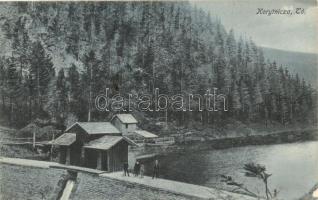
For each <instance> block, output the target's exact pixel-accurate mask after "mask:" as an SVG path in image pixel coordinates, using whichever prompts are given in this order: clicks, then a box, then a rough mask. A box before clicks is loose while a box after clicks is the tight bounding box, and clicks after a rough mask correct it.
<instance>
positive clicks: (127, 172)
mask: <svg viewBox="0 0 318 200" xmlns="http://www.w3.org/2000/svg"><path fill="white" fill-rule="evenodd" d="M126 174H127V176H129V171H128V162H124V176H126Z"/></svg>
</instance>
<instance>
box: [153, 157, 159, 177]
mask: <svg viewBox="0 0 318 200" xmlns="http://www.w3.org/2000/svg"><path fill="white" fill-rule="evenodd" d="M158 177H159V161H158V160H156V161H155V165H154V166H153V175H152V179H154V178H158Z"/></svg>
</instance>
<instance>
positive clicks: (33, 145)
mask: <svg viewBox="0 0 318 200" xmlns="http://www.w3.org/2000/svg"><path fill="white" fill-rule="evenodd" d="M34 148H35V132H34V131H33V149H34Z"/></svg>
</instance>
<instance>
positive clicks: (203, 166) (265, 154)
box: [146, 141, 318, 200]
mask: <svg viewBox="0 0 318 200" xmlns="http://www.w3.org/2000/svg"><path fill="white" fill-rule="evenodd" d="M248 162H256V163H259V164H262V165H265V166H266V169H267V171H268V173H271V174H272V176H271V177H270V178H269V186H270V188H271V189H274V188H277V189H278V191H279V194H278V195H279V197H281V198H283V199H287V200H290V199H297V198H299V197H301V196H302V195H304V194H305V193H307V192H308V191H309V190H310V189H311V188H312V187H313V186H314V184H316V183H318V142H317V141H315V142H302V143H291V144H279V145H264V146H246V147H239V148H231V149H224V150H211V151H200V152H196V153H190V154H172V155H169V156H165V157H162V158H160V166H161V170H160V171H161V177H163V178H167V179H172V180H178V181H183V182H188V183H193V184H199V185H204V186H211V187H219V188H226V187H227V186H225V185H224V184H223V183H221V182H220V176H219V175H220V174H225V175H231V176H233V177H234V178H235V179H236V180H237V181H238V182H241V183H244V184H245V185H247V186H248V187H249V188H251V190H253V191H255V192H259V193H260V194H264V186H263V185H262V183H261V181H260V180H257V179H255V178H247V177H244V173H243V169H242V168H243V166H244V164H245V163H248ZM151 165H152V164H147V165H146V170H147V171H148V172H149V171H151Z"/></svg>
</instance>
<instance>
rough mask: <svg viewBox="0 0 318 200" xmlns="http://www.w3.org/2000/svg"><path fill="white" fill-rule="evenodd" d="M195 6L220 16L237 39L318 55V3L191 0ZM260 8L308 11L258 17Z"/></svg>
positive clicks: (301, 0)
mask: <svg viewBox="0 0 318 200" xmlns="http://www.w3.org/2000/svg"><path fill="white" fill-rule="evenodd" d="M190 2H191V4H193V5H196V7H198V8H202V9H203V10H205V11H208V12H210V13H211V16H214V17H215V16H217V17H218V18H219V19H220V20H221V22H222V24H223V25H224V26H225V28H226V29H227V30H229V29H230V28H233V29H234V32H235V33H236V37H239V36H240V35H242V36H243V37H247V38H248V37H251V38H252V39H253V40H254V41H255V42H256V43H257V44H258V45H260V46H264V47H271V48H276V49H283V50H288V51H300V52H310V53H318V7H317V2H316V1H315V0H209V1H200V0H191V1H190ZM258 8H264V9H279V8H281V9H282V8H285V9H291V10H293V12H294V11H295V10H296V8H304V9H305V14H304V15H296V14H293V15H291V16H289V15H271V16H267V15H256V13H257V11H258Z"/></svg>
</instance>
